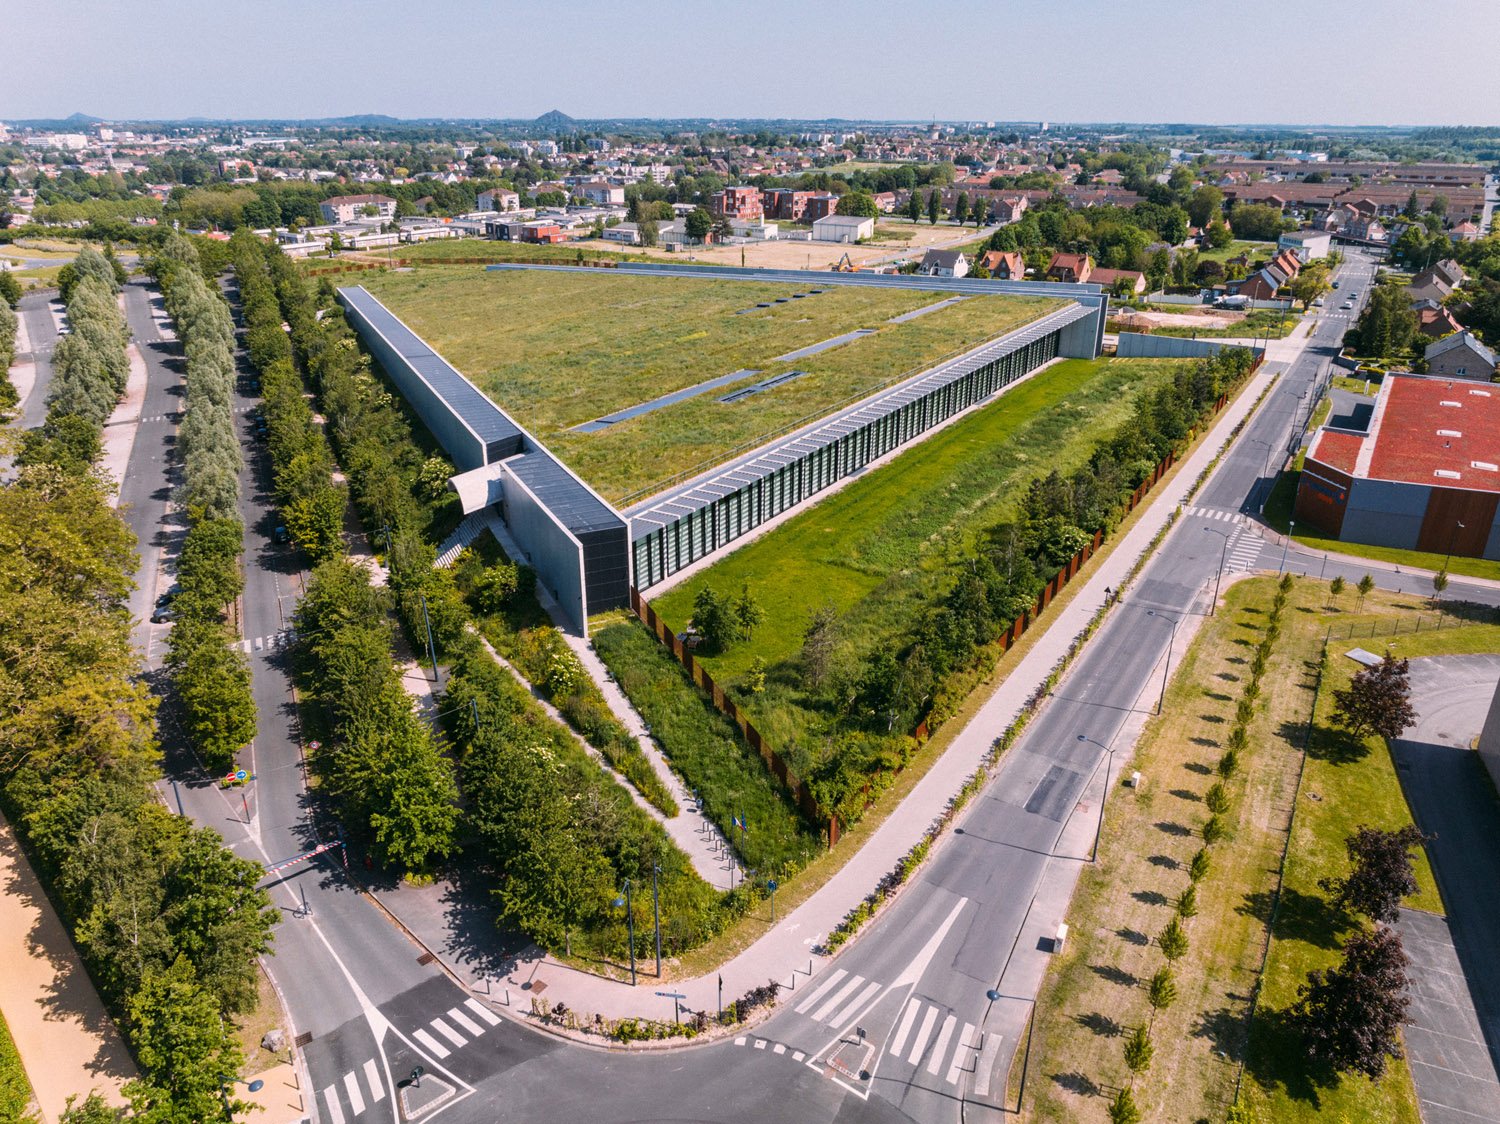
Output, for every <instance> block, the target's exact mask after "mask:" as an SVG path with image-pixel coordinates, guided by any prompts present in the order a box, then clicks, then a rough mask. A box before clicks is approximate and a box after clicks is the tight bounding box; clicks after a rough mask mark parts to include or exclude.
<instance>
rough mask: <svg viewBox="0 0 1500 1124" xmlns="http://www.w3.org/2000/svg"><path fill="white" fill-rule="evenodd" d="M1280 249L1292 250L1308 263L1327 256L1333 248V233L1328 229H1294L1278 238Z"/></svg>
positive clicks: (1277, 244)
mask: <svg viewBox="0 0 1500 1124" xmlns="http://www.w3.org/2000/svg"><path fill="white" fill-rule="evenodd" d="M1276 246H1277V248H1278V249H1280V250H1290V251H1292V253H1294V254H1296V255H1297V258H1298V260H1300V261H1301V262H1302V264H1304V265H1306V264H1307V263H1308V262H1310V261H1314V260H1316V259H1318V258H1326V257H1327V256H1328V253H1329V251H1330V250H1332V249H1333V235H1332V234H1330V233H1329V232H1328V231H1326V230H1294V231H1292V232H1291V233H1289V234H1283V235H1282V236H1281V237H1280V238H1278V239H1277V240H1276Z"/></svg>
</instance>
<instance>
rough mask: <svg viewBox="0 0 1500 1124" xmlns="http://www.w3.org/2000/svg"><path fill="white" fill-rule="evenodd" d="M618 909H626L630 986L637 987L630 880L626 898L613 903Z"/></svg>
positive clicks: (626, 888) (627, 881)
mask: <svg viewBox="0 0 1500 1124" xmlns="http://www.w3.org/2000/svg"><path fill="white" fill-rule="evenodd" d="M611 904H612V905H613V906H614V907H615V908H616V909H619V908H620V907H621V906H622V905H623V906H624V907H625V929H626V932H627V933H628V934H629V940H630V986H631V987H634V986H635V914H633V913H631V912H630V879H628V878H627V879H625V896H624V897H623V898H616V899H615V900H614V901H613V902H612V903H611Z"/></svg>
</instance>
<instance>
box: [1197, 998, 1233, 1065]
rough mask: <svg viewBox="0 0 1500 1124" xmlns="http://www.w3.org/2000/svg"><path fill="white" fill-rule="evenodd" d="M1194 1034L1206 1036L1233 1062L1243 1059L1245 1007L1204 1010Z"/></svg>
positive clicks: (1200, 1036)
mask: <svg viewBox="0 0 1500 1124" xmlns="http://www.w3.org/2000/svg"><path fill="white" fill-rule="evenodd" d="M1193 1036H1194V1037H1195V1038H1206V1039H1207V1040H1208V1041H1209V1042H1210V1043H1211V1044H1212V1045H1213V1048H1214V1049H1215V1050H1217V1051H1218V1052H1219V1053H1220V1054H1222V1055H1224V1057H1225V1058H1227V1059H1229V1060H1230V1061H1231V1062H1235V1063H1238V1062H1240V1061H1242V1060H1243V1058H1244V1055H1245V1008H1244V1007H1227V1006H1226V1007H1220V1008H1219V1009H1218V1010H1217V1011H1204V1012H1202V1013H1201V1014H1199V1016H1198V1018H1197V1020H1196V1021H1195V1022H1194V1024H1193Z"/></svg>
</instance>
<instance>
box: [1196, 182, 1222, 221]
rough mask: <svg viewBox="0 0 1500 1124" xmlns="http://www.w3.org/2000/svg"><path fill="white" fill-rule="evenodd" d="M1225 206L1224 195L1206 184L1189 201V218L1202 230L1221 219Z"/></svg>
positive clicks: (1211, 185)
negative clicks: (1214, 220) (1213, 221)
mask: <svg viewBox="0 0 1500 1124" xmlns="http://www.w3.org/2000/svg"><path fill="white" fill-rule="evenodd" d="M1223 206H1224V193H1223V192H1222V191H1220V190H1219V189H1218V188H1217V187H1215V186H1214V185H1213V184H1211V183H1206V184H1204V185H1203V186H1202V187H1200V188H1198V189H1197V190H1196V191H1194V192H1193V197H1192V199H1191V200H1189V201H1188V218H1189V220H1191V222H1192V224H1193V225H1194V226H1196V227H1198V228H1199V229H1200V230H1201V229H1203V228H1204V227H1207V226H1208V224H1209V222H1210V221H1211V220H1213V219H1216V218H1218V217H1219V215H1220V212H1221V210H1222V208H1223Z"/></svg>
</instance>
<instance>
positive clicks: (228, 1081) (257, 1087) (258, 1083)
mask: <svg viewBox="0 0 1500 1124" xmlns="http://www.w3.org/2000/svg"><path fill="white" fill-rule="evenodd" d="M236 1085H243V1086H244V1087H245V1088H247V1089H249V1090H250V1091H251V1092H252V1093H258V1092H260V1091H261V1090H262V1089H264V1088H265V1087H266V1083H265V1082H264V1081H262V1080H261V1079H260V1078H259V1077H257V1078H256V1079H255V1080H254V1081H246V1080H245V1079H244V1078H243V1077H230V1076H229V1075H227V1074H226V1075H224V1076H223V1077H220V1078H219V1096H220V1097H221V1098H222V1099H223V1101H224V1119H225V1120H233V1119H234V1109H233V1108H231V1107H230V1104H229V1090H230V1089H232V1088H233V1087H234V1086H236Z"/></svg>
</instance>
